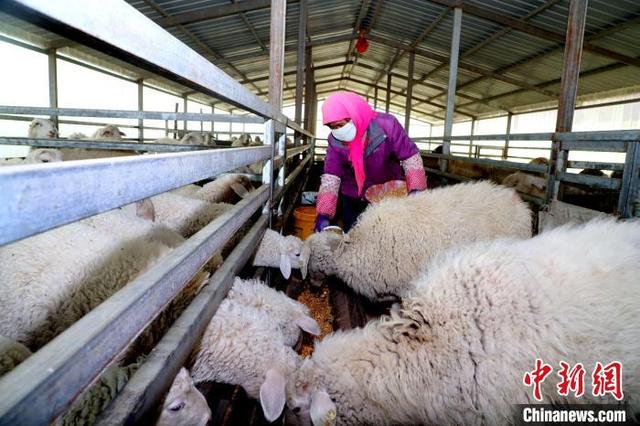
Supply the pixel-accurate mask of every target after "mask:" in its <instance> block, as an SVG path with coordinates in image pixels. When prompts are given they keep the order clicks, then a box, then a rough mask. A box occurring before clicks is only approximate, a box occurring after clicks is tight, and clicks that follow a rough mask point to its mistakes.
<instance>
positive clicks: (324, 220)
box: [314, 214, 330, 232]
mask: <svg viewBox="0 0 640 426" xmlns="http://www.w3.org/2000/svg"><path fill="white" fill-rule="evenodd" d="M329 222H330V219H329V217H328V216H325V215H323V214H319V215H318V217H316V227H315V228H314V231H315V232H322V230H323V229H324V228H326V227H327V226H329Z"/></svg>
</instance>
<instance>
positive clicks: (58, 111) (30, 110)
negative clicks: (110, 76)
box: [0, 105, 264, 124]
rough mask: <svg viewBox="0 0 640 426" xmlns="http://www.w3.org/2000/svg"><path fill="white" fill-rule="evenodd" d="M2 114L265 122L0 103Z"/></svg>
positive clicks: (236, 117) (244, 117)
mask: <svg viewBox="0 0 640 426" xmlns="http://www.w3.org/2000/svg"><path fill="white" fill-rule="evenodd" d="M0 113H1V114H30V115H57V116H62V117H100V118H131V119H136V120H188V121H215V122H227V123H257V124H264V119H263V118H262V117H256V116H251V115H231V114H204V113H203V114H200V113H197V112H162V111H131V110H116V109H84V108H44V107H23V106H6V105H0Z"/></svg>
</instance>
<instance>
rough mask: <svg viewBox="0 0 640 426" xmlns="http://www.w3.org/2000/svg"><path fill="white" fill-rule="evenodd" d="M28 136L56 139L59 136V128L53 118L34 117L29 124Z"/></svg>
mask: <svg viewBox="0 0 640 426" xmlns="http://www.w3.org/2000/svg"><path fill="white" fill-rule="evenodd" d="M28 137H29V138H31V139H54V138H57V137H58V129H57V128H56V126H55V125H54V124H53V122H52V121H51V120H47V119H46V118H34V119H33V120H32V121H31V123H30V124H29V132H28Z"/></svg>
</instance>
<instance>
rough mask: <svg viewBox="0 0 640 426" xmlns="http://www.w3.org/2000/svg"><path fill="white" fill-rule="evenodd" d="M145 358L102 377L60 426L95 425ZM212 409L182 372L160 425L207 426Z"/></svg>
mask: <svg viewBox="0 0 640 426" xmlns="http://www.w3.org/2000/svg"><path fill="white" fill-rule="evenodd" d="M143 361H144V358H142V357H141V359H140V360H138V361H137V362H135V363H131V364H128V365H125V366H120V365H117V364H112V365H110V366H109V367H108V368H107V369H106V370H105V371H104V372H103V373H102V374H101V375H100V377H99V378H98V379H97V380H96V381H95V382H94V383H93V384H92V385H91V386H90V387H89V388H88V389H87V390H85V392H83V393H82V395H80V397H79V398H78V399H76V401H75V402H74V403H73V405H72V406H71V408H70V409H69V410H67V411H66V412H65V413H64V414H63V415H62V416H61V417H60V419H59V420H58V421H57V422H55V423H54V424H56V425H61V426H66V425H69V426H71V425H83V424H94V423H96V421H97V420H98V418H99V416H100V414H101V413H102V412H103V411H104V410H105V409H106V408H107V406H108V405H109V404H110V403H111V401H113V400H114V399H115V398H116V396H117V395H118V393H120V391H121V390H122V389H123V388H124V387H125V385H126V384H127V382H128V381H129V379H130V378H131V376H133V374H135V372H136V371H137V370H138V368H139V367H140V365H141V364H142V362H143ZM210 418H211V409H210V408H209V406H208V405H207V400H206V399H205V397H204V396H203V395H202V394H201V393H200V392H199V391H198V389H196V387H195V385H194V384H193V379H192V378H191V376H190V375H189V372H188V371H187V369H186V368H184V367H183V368H181V369H180V371H179V372H178V374H177V375H176V377H175V379H174V381H173V383H172V384H171V387H170V389H169V391H168V392H167V395H166V397H165V399H164V402H163V404H162V407H161V412H160V416H159V418H158V419H157V422H156V425H202V426H204V425H206V424H207V422H208V421H209V419H210Z"/></svg>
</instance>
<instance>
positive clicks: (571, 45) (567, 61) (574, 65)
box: [545, 0, 588, 203]
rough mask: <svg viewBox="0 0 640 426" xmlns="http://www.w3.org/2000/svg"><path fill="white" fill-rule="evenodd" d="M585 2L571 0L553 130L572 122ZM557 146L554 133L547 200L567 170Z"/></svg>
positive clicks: (564, 128) (567, 128) (554, 195)
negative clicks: (561, 174) (558, 179)
mask: <svg viewBox="0 0 640 426" xmlns="http://www.w3.org/2000/svg"><path fill="white" fill-rule="evenodd" d="M587 3H588V1H587V0H571V3H570V4H569V17H568V22H567V36H566V41H565V48H564V65H563V67H562V80H561V82H560V97H559V99H558V117H557V120H556V132H570V131H571V127H572V125H573V113H574V110H575V105H576V95H577V93H578V77H579V74H580V62H581V60H582V43H583V41H584V29H585V24H586V20H587ZM560 148H561V146H560V142H559V141H557V140H556V138H555V136H554V137H553V139H552V144H551V159H550V161H549V170H548V172H549V176H548V179H547V193H546V196H545V202H546V203H549V202H550V201H551V200H552V199H554V198H557V195H558V189H559V181H557V180H556V176H557V174H558V173H562V172H564V170H565V169H566V160H567V158H566V152H564V151H562V150H561V149H560Z"/></svg>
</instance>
